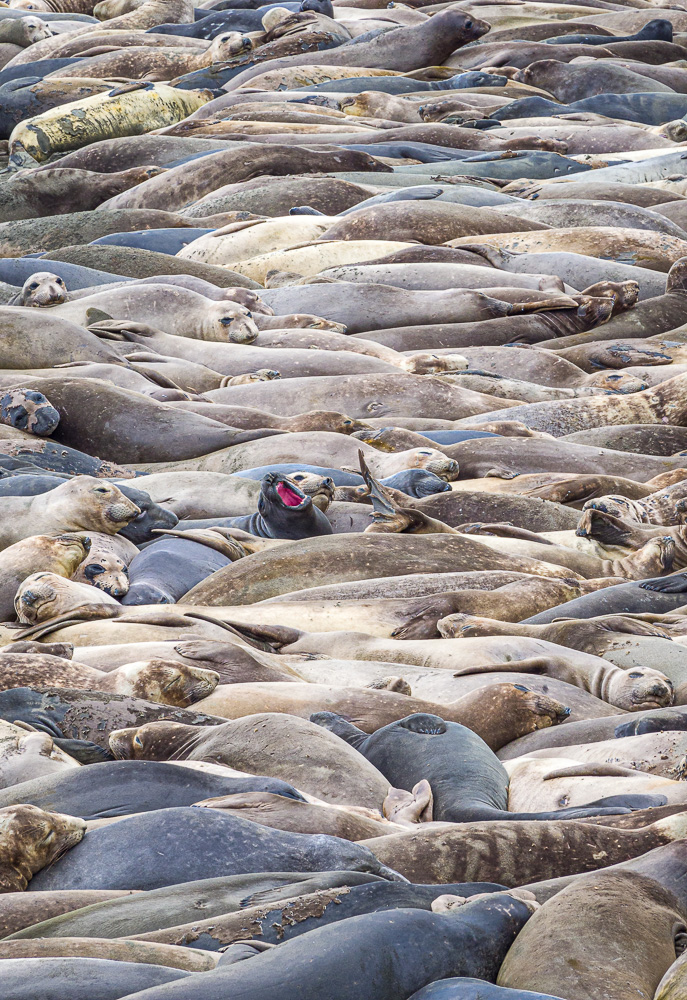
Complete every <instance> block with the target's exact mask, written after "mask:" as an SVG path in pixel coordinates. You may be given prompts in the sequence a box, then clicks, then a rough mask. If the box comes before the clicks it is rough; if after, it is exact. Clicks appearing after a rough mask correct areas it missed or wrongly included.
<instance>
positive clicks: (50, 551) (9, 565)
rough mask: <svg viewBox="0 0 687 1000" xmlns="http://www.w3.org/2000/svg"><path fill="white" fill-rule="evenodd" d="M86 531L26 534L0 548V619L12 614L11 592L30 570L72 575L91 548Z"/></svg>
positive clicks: (12, 598)
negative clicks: (57, 533) (58, 533)
mask: <svg viewBox="0 0 687 1000" xmlns="http://www.w3.org/2000/svg"><path fill="white" fill-rule="evenodd" d="M90 547H91V546H90V542H89V536H88V535H78V534H61V535H53V534H50V535H29V536H28V537H27V538H23V539H22V540H21V541H19V542H15V543H14V545H9V546H8V547H7V548H6V549H3V550H2V551H1V552H0V595H1V596H0V620H2V621H4V622H7V621H11V620H12V619H13V618H14V595H15V593H16V591H17V589H18V587H19V586H20V584H21V583H23V581H24V580H25V579H26V578H27V577H28V576H31V574H32V573H36V572H41V571H45V572H49V573H56V574H59V575H60V576H64V577H67V578H70V577H73V576H74V574H75V573H76V572H77V570H78V568H79V566H80V564H82V563H83V561H84V559H86V558H87V557H88V554H89V551H90Z"/></svg>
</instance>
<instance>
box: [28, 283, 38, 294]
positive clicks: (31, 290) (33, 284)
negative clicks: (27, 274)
mask: <svg viewBox="0 0 687 1000" xmlns="http://www.w3.org/2000/svg"><path fill="white" fill-rule="evenodd" d="M37 288H38V282H37V281H32V282H31V284H30V285H29V291H30V292H35V291H36V289H37Z"/></svg>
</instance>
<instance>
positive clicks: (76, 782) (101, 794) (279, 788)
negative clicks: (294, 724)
mask: <svg viewBox="0 0 687 1000" xmlns="http://www.w3.org/2000/svg"><path fill="white" fill-rule="evenodd" d="M32 735H36V734H32ZM91 768H95V770H92V769H91ZM61 773H62V776H64V774H65V772H64V771H63V772H61ZM70 775H73V780H60V775H58V774H55V775H44V776H42V777H38V778H34V779H32V780H27V781H24V782H22V786H21V791H20V790H19V788H18V787H17V786H15V787H12V788H3V789H2V790H0V807H3V806H6V805H15V804H17V803H16V799H17V797H19V796H20V797H21V801H22V802H28V803H29V804H31V805H35V806H38V807H39V808H41V809H48V810H49V811H55V812H57V811H59V812H61V813H65V814H66V815H68V816H80V817H81V819H84V820H93V819H102V818H104V817H106V816H129V815H131V814H133V813H141V812H150V811H151V810H153V809H169V808H173V807H178V806H190V805H193V803H194V802H199V801H200V800H201V799H203V798H208V797H210V796H226V795H240V794H242V793H243V794H246V793H251V792H269V793H270V794H272V795H277V796H286V797H288V798H293V799H298V800H302V798H301V795H300V794H299V793H298V792H297V791H296V789H295V788H293V787H292V786H291V785H288V784H287V783H286V782H285V781H280V780H278V779H275V778H261V777H255V778H253V777H248V778H235V777H226V778H224V777H221V776H219V775H217V774H206V773H205V772H203V771H195V770H191V768H188V767H177V766H175V765H174V764H168V763H164V762H157V761H145V762H144V761H137V760H127V761H124V760H113V761H108V762H104V763H102V764H92V765H91V767H89V768H84V767H81V768H72V769H71V770H70Z"/></svg>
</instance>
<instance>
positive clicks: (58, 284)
mask: <svg viewBox="0 0 687 1000" xmlns="http://www.w3.org/2000/svg"><path fill="white" fill-rule="evenodd" d="M67 294H68V293H67V286H66V284H65V283H64V279H63V278H60V276H59V275H57V274H52V272H50V271H37V272H36V273H35V274H32V275H31V277H30V278H27V279H26V281H25V282H24V284H23V285H22V289H21V292H20V293H19V295H17V296H15V298H14V299H11V300H10V301H9V303H8V305H11V306H27V307H38V308H42V307H44V306H53V305H59V304H60V303H61V302H66V301H67Z"/></svg>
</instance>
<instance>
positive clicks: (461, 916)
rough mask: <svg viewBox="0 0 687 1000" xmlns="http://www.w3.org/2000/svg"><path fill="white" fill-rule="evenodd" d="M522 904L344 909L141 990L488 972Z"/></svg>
mask: <svg viewBox="0 0 687 1000" xmlns="http://www.w3.org/2000/svg"><path fill="white" fill-rule="evenodd" d="M122 822H126V820H123V821H122ZM88 836H90V834H87V837H86V839H87V838H88ZM72 853H73V852H72ZM530 905H531V904H530ZM530 905H528V904H526V903H524V902H523V901H522V900H520V899H514V898H513V897H512V896H509V895H506V894H504V893H493V894H490V895H489V896H488V897H487V898H485V899H479V900H475V901H474V902H472V903H469V904H468V905H466V906H464V907H460V908H459V909H457V910H453V911H450V912H449V913H431V912H428V911H427V910H416V909H398V910H392V911H390V912H388V913H368V914H364V915H362V916H359V917H351V919H350V920H344V921H341V922H339V923H337V924H334V925H330V926H327V927H321V928H318V929H317V930H314V931H311V933H310V934H306V935H303V937H299V938H296V939H295V940H293V941H286V942H284V944H281V945H279V947H278V948H270V949H268V950H267V951H263V952H261V953H259V954H257V955H255V957H252V958H248V959H247V961H239V962H237V963H236V964H231V965H226V966H225V965H221V966H218V967H217V968H216V969H214V970H212V971H211V972H204V973H203V974H202V975H201V976H198V977H196V978H195V979H194V980H192V981H188V982H185V983H184V985H183V987H182V988H179V987H180V986H181V984H179V986H177V987H175V986H174V984H171V985H170V986H166V987H163V988H160V989H152V990H149V991H148V995H147V996H146V998H145V1000H201V998H202V1000H227V998H228V997H231V1000H274V998H275V997H276V996H279V997H280V1000H320V998H322V997H327V1000H350V998H351V988H352V987H353V989H356V987H357V984H363V983H364V984H365V987H364V990H363V991H362V993H363V995H364V996H366V997H372V996H374V1000H401V998H405V997H410V996H411V995H412V994H413V993H415V992H416V991H417V990H419V989H421V988H422V987H423V986H426V985H427V984H428V983H430V982H433V981H435V980H437V979H445V978H447V977H449V976H468V977H469V976H473V977H479V978H481V979H486V980H487V981H489V980H494V979H495V978H496V976H497V973H498V970H499V967H500V965H501V963H502V961H503V959H504V957H505V955H506V952H507V951H508V948H509V947H510V945H511V943H512V942H513V940H514V939H515V936H516V935H517V934H518V932H519V931H520V929H521V928H522V927H523V926H524V924H525V923H526V922H527V920H528V919H529V916H530V912H531V909H530ZM352 969H355V979H354V980H352V978H351V973H352Z"/></svg>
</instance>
